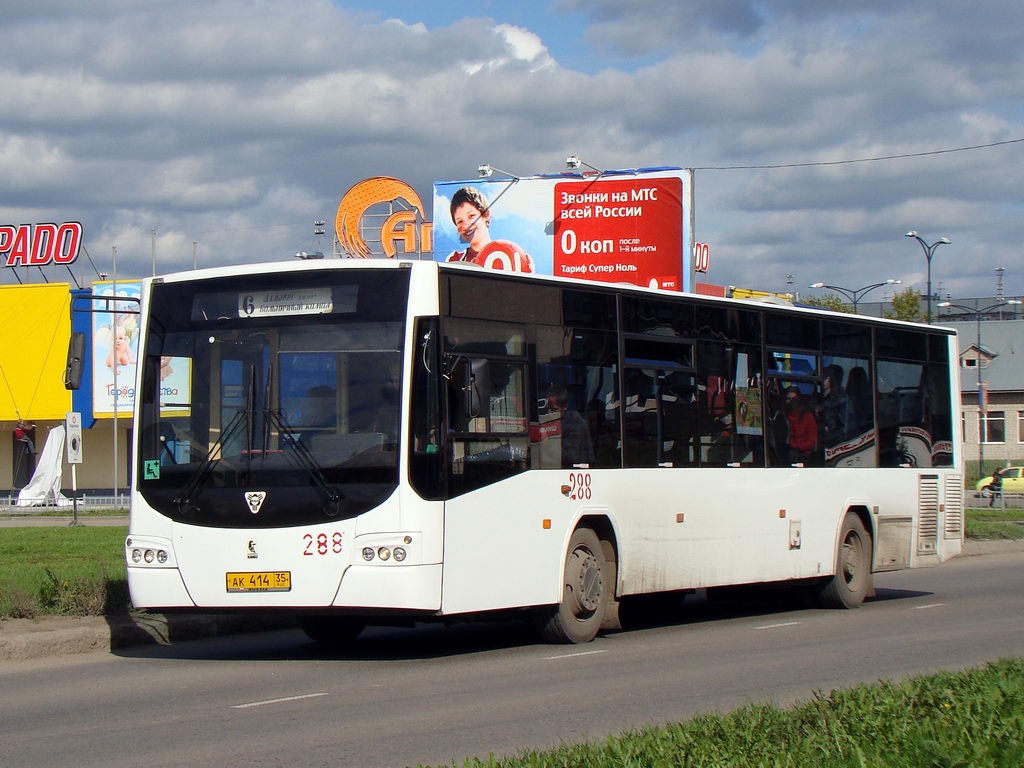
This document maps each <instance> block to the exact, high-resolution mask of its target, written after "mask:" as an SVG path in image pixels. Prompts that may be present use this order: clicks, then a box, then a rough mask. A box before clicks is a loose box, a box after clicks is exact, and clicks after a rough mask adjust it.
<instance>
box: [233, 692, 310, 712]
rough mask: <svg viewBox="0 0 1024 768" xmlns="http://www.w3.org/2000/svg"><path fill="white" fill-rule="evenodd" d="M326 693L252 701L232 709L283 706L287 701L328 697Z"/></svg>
mask: <svg viewBox="0 0 1024 768" xmlns="http://www.w3.org/2000/svg"><path fill="white" fill-rule="evenodd" d="M326 695H327V694H326V693H304V694H302V695H301V696H285V697H284V698H283V699H267V700H266V701H251V702H249V703H248V704H235V705H233V706H232V707H231V708H232V709H248V708H249V707H262V706H264V705H265V704H281V703H282V702H285V701H298V700H299V699H315V698H316V697H318V696H326Z"/></svg>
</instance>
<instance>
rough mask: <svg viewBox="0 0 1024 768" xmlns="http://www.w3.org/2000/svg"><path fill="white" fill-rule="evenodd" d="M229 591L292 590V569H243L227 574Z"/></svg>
mask: <svg viewBox="0 0 1024 768" xmlns="http://www.w3.org/2000/svg"><path fill="white" fill-rule="evenodd" d="M225 579H226V581H227V588H228V592H291V589H292V572H291V571H241V572H234V573H227V574H225Z"/></svg>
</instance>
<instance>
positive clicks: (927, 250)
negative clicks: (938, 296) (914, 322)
mask: <svg viewBox="0 0 1024 768" xmlns="http://www.w3.org/2000/svg"><path fill="white" fill-rule="evenodd" d="M906 236H907V237H912V238H914V239H915V240H917V242H919V243H920V244H921V248H923V249H924V256H925V258H926V259H928V304H927V306H928V313H927V315H925V317H926V320H925V322H927V323H931V321H932V255H933V254H934V253H935V249H936V248H938V247H939V246H940V245H949V243H950V240H949V238H948V237H940V238H939V239H938V240H936V241H935V242H934V243H932V244H931V245H928V243H926V242H925V241H924V240H922V239H921V238H920V236H918V234H917V232H916V231H915V230H910V231H909V232H907V234H906Z"/></svg>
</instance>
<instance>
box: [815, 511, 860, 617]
mask: <svg viewBox="0 0 1024 768" xmlns="http://www.w3.org/2000/svg"><path fill="white" fill-rule="evenodd" d="M870 588H871V537H870V536H868V532H867V530H866V529H865V528H864V523H862V522H861V520H860V518H859V517H858V516H857V515H855V514H853V513H847V515H846V518H845V519H844V520H843V528H842V530H841V531H840V534H839V549H838V551H837V552H836V572H835V575H833V576H832V577H831V578H830V579H828V580H827V581H825V582H824V583H822V584H821V585H820V586H819V587H818V601H819V602H820V603H821V605H822V607H824V608H858V607H860V605H861V603H863V602H864V598H865V597H866V596H867V594H868V591H869V590H870Z"/></svg>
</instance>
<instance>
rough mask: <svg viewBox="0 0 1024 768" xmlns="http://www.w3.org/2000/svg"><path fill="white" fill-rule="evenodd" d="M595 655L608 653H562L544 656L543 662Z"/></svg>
mask: <svg viewBox="0 0 1024 768" xmlns="http://www.w3.org/2000/svg"><path fill="white" fill-rule="evenodd" d="M595 653H608V651H583V652H582V653H564V654H562V655H561V656H544V657H543V658H544V661H554V660H556V659H575V658H578V657H580V656H593V655H594V654H595Z"/></svg>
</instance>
